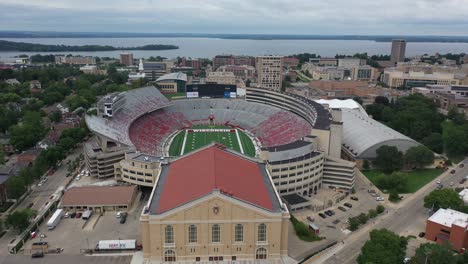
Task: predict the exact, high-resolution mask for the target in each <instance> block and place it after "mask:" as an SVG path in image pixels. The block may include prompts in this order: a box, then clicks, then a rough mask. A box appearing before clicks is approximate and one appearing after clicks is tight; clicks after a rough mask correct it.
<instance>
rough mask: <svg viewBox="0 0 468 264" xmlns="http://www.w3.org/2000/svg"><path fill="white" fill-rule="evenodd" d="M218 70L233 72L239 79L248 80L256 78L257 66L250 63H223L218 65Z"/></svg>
mask: <svg viewBox="0 0 468 264" xmlns="http://www.w3.org/2000/svg"><path fill="white" fill-rule="evenodd" d="M216 71H218V72H232V73H234V76H236V78H239V79H243V80H247V79H251V80H252V79H254V78H255V67H253V66H250V65H223V66H220V67H218V69H217V70H216Z"/></svg>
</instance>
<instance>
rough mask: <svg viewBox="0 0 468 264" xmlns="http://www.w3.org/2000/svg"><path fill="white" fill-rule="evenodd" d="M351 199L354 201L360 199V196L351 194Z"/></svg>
mask: <svg viewBox="0 0 468 264" xmlns="http://www.w3.org/2000/svg"><path fill="white" fill-rule="evenodd" d="M349 199H351V200H353V201H359V198H357V197H356V196H351V197H349Z"/></svg>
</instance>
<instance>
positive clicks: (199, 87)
mask: <svg viewBox="0 0 468 264" xmlns="http://www.w3.org/2000/svg"><path fill="white" fill-rule="evenodd" d="M236 96H237V86H236V85H232V84H217V83H206V84H189V85H187V98H197V97H209V98H236Z"/></svg>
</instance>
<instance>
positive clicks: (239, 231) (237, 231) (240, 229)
mask: <svg viewBox="0 0 468 264" xmlns="http://www.w3.org/2000/svg"><path fill="white" fill-rule="evenodd" d="M234 241H235V242H243V241H244V226H243V225H241V224H237V225H236V226H235V228H234Z"/></svg>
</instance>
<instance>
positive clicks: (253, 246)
mask: <svg viewBox="0 0 468 264" xmlns="http://www.w3.org/2000/svg"><path fill="white" fill-rule="evenodd" d="M202 161H203V164H204V166H191V167H187V165H189V164H192V163H200V162H202ZM234 167H235V168H236V169H232V168H234ZM206 168H208V170H206ZM212 169H213V170H212ZM212 173H213V174H212ZM187 176H189V177H187ZM229 179H231V180H229ZM234 179H235V180H234ZM181 180H182V181H184V183H185V184H178V183H177V182H179V181H181ZM188 186H190V189H191V191H190V192H187V190H185V189H186V188H187V187H188ZM249 186H251V187H249ZM174 195H177V199H174V198H173V197H175V196H174ZM140 227H141V228H140V229H141V234H142V244H143V257H144V259H145V260H147V261H151V263H163V262H178V263H194V262H207V261H236V263H250V262H252V261H255V260H263V261H266V262H281V261H282V259H283V258H287V250H288V227H289V211H288V209H287V207H286V206H285V205H284V204H283V203H282V202H281V200H280V198H279V195H278V193H277V192H276V191H275V189H274V187H273V186H272V182H271V180H270V179H269V176H268V172H267V171H266V169H265V167H264V165H262V164H261V163H257V162H256V161H255V160H251V159H250V158H247V157H245V156H241V155H240V154H236V153H232V152H230V151H228V150H225V149H222V148H219V147H217V146H215V145H211V146H208V147H206V148H203V149H201V150H199V151H196V152H194V153H192V154H189V155H186V156H182V157H180V158H179V159H176V160H174V161H172V162H170V163H169V164H167V165H164V166H163V169H162V171H161V175H160V177H159V180H158V182H157V184H156V186H155V188H154V189H153V193H152V194H151V197H150V201H149V202H148V205H147V206H146V207H145V209H144V211H143V213H142V215H141V217H140Z"/></svg>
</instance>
